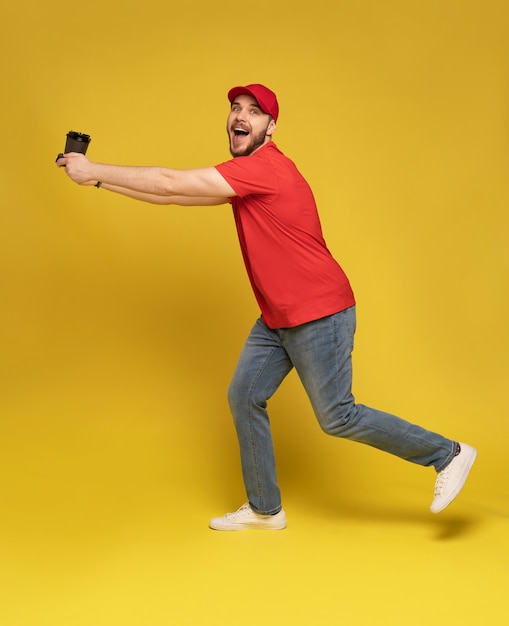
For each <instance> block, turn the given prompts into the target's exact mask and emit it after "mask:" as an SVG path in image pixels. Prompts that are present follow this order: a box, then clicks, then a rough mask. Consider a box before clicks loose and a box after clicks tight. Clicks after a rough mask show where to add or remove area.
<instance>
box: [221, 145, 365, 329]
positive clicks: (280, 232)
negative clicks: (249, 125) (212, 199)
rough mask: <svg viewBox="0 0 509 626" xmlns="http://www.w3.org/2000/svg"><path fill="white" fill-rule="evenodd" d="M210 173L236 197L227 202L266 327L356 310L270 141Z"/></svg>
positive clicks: (293, 171)
mask: <svg viewBox="0 0 509 626" xmlns="http://www.w3.org/2000/svg"><path fill="white" fill-rule="evenodd" d="M216 169H217V170H218V171H219V173H220V174H221V175H222V176H223V177H224V178H225V180H226V181H228V183H229V184H230V186H231V187H232V188H233V189H234V191H235V193H236V194H237V195H236V196H235V197H233V198H231V203H232V207H233V213H234V216H235V223H236V226H237V233H238V236H239V241H240V246H241V249H242V255H243V257H244V263H245V265H246V269H247V273H248V276H249V280H250V281H251V286H252V288H253V291H254V295H255V297H256V300H257V302H258V305H259V307H260V309H261V313H262V318H263V320H264V322H265V323H266V324H267V325H268V326H269V327H270V328H290V327H293V326H298V325H300V324H304V323H306V322H310V321H312V320H316V319H319V318H321V317H325V316H326V315H332V314H333V313H337V312H338V311H342V310H343V309H347V308H348V307H350V306H352V305H353V304H355V299H354V295H353V292H352V289H351V287H350V283H349V282H348V278H347V277H346V275H345V273H344V272H343V270H342V269H341V267H340V266H339V265H338V263H337V262H336V261H335V260H334V258H333V257H332V255H331V253H330V252H329V250H328V249H327V246H326V243H325V241H324V238H323V235H322V229H321V225H320V219H319V217H318V212H317V209H316V203H315V200H314V197H313V193H312V191H311V189H310V187H309V185H308V184H307V182H306V181H305V179H304V178H303V176H302V175H301V174H300V172H299V171H298V170H297V168H296V167H295V164H294V163H293V162H292V161H291V160H290V159H288V158H287V157H286V156H285V155H284V154H283V153H282V152H281V151H280V150H279V148H277V146H276V145H275V144H274V143H273V142H272V141H271V142H269V143H267V144H265V145H264V146H263V147H261V148H259V149H258V150H257V151H256V152H254V153H253V154H252V155H250V156H246V157H236V158H234V159H231V160H229V161H226V162H225V163H221V164H220V165H217V166H216Z"/></svg>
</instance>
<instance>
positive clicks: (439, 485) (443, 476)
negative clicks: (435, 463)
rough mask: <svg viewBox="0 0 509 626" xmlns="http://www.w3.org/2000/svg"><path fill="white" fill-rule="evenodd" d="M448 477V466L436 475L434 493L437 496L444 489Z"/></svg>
mask: <svg viewBox="0 0 509 626" xmlns="http://www.w3.org/2000/svg"><path fill="white" fill-rule="evenodd" d="M448 478H449V468H448V467H446V468H445V469H444V470H442V471H441V472H440V473H439V474H438V476H437V482H436V483H435V495H436V496H439V495H440V494H441V493H442V491H443V490H444V489H445V486H446V484H447V479H448Z"/></svg>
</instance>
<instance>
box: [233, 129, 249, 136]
mask: <svg viewBox="0 0 509 626" xmlns="http://www.w3.org/2000/svg"><path fill="white" fill-rule="evenodd" d="M233 135H234V136H235V137H236V138H237V139H243V138H244V137H247V136H248V135H249V132H248V131H247V130H244V129H243V128H234V129H233Z"/></svg>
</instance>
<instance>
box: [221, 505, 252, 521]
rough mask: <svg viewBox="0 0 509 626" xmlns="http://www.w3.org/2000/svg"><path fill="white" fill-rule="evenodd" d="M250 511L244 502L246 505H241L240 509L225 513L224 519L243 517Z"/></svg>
mask: <svg viewBox="0 0 509 626" xmlns="http://www.w3.org/2000/svg"><path fill="white" fill-rule="evenodd" d="M250 510H251V507H250V506H249V504H248V503H247V502H246V504H243V505H242V506H241V507H240V509H237V510H236V511H235V512H234V513H227V514H226V515H225V517H226V518H231V517H236V516H239V515H245V514H246V513H249V511H250Z"/></svg>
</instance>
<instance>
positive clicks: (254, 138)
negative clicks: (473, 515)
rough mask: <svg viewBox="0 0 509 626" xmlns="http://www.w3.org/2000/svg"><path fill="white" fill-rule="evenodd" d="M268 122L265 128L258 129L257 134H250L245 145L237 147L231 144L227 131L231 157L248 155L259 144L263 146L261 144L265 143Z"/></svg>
mask: <svg viewBox="0 0 509 626" xmlns="http://www.w3.org/2000/svg"><path fill="white" fill-rule="evenodd" d="M269 124H270V122H269ZM269 124H267V128H266V129H265V130H262V131H260V132H259V133H258V134H257V135H251V136H250V142H249V143H248V144H247V145H246V146H243V147H239V148H235V146H233V145H232V141H231V139H230V134H229V133H228V138H229V139H230V154H231V155H232V157H238V156H249V155H250V154H253V152H254V151H255V150H257V149H258V148H259V147H260V146H263V144H264V143H265V138H266V137H267V129H268V128H269Z"/></svg>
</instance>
